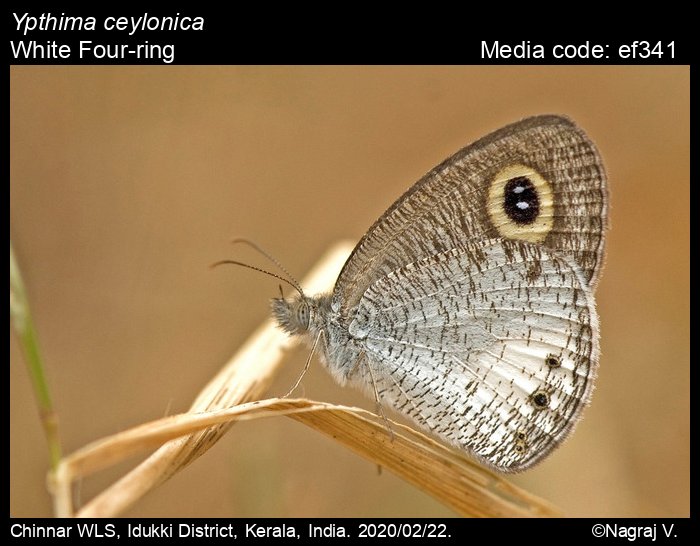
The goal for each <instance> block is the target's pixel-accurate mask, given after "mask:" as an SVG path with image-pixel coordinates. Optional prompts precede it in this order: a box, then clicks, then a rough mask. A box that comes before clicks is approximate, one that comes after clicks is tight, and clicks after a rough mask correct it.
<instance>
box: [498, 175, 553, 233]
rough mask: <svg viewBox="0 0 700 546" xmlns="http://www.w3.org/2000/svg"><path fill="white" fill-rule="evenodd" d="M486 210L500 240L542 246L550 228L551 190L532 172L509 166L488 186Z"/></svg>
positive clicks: (551, 213)
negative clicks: (513, 240) (519, 241)
mask: <svg viewBox="0 0 700 546" xmlns="http://www.w3.org/2000/svg"><path fill="white" fill-rule="evenodd" d="M487 209H488V212H489V217H490V218H491V223H492V224H493V226H494V227H495V228H496V230H497V231H498V233H499V235H501V236H502V237H505V238H506V239H519V240H522V241H529V242H531V243H539V242H542V241H544V239H545V238H546V237H547V234H548V233H549V232H550V231H551V229H552V226H553V224H554V198H553V192H552V186H551V185H550V184H549V182H547V180H545V178H544V177H543V176H542V175H540V174H539V173H538V172H537V171H535V169H533V168H531V167H526V166H524V165H510V166H508V167H506V168H504V169H501V170H500V171H499V172H498V174H496V176H495V177H494V179H493V181H492V182H491V185H490V187H489V194H488V205H487Z"/></svg>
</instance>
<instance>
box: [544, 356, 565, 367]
mask: <svg viewBox="0 0 700 546" xmlns="http://www.w3.org/2000/svg"><path fill="white" fill-rule="evenodd" d="M546 362H547V366H549V367H550V368H558V367H559V366H561V362H560V361H559V359H558V358H557V357H556V356H553V355H549V356H548V357H547V359H546Z"/></svg>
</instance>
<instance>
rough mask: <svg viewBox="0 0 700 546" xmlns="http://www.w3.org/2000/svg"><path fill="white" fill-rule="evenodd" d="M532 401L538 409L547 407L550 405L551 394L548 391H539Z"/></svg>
mask: <svg viewBox="0 0 700 546" xmlns="http://www.w3.org/2000/svg"><path fill="white" fill-rule="evenodd" d="M532 403H533V404H534V405H535V407H536V408H537V409H543V408H546V407H547V406H548V405H549V395H548V394H547V393H546V392H542V391H538V392H536V393H535V394H534V395H533V396H532Z"/></svg>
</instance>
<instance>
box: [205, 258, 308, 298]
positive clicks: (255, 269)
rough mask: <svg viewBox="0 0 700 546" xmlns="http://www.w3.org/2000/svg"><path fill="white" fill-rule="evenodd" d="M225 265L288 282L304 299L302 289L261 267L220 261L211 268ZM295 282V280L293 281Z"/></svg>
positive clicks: (231, 261)
mask: <svg viewBox="0 0 700 546" xmlns="http://www.w3.org/2000/svg"><path fill="white" fill-rule="evenodd" d="M224 264H229V265H240V266H241V267H246V268H248V269H252V270H253V271H259V272H260V273H265V275H269V276H270V277H274V278H275V279H279V280H281V281H282V282H286V283H287V284H288V285H289V286H291V287H292V288H294V290H296V291H297V292H299V295H301V296H302V297H304V292H302V290H301V287H300V286H299V285H297V284H294V283H293V282H290V281H289V280H287V279H285V278H284V277H282V276H281V275H277V274H276V273H272V272H271V271H267V270H266V269H262V268H260V267H255V266H254V265H249V264H244V263H243V262H237V261H236V260H220V261H218V262H214V263H213V264H211V265H210V266H209V267H211V268H212V269H213V268H214V267H218V266H220V265H224ZM292 280H294V279H292ZM281 292H282V287H281V286H280V293H281Z"/></svg>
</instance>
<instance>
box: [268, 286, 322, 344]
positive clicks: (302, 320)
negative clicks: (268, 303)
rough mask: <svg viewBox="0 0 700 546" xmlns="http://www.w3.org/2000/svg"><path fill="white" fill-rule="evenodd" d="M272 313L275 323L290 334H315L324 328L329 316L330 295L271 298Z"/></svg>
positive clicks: (298, 295)
mask: <svg viewBox="0 0 700 546" xmlns="http://www.w3.org/2000/svg"><path fill="white" fill-rule="evenodd" d="M272 314H273V315H274V317H275V320H277V324H278V325H279V326H280V328H282V329H283V330H284V331H285V332H287V333H289V334H292V335H300V334H301V335H304V334H309V333H311V334H315V333H317V332H318V331H319V330H324V329H325V328H326V324H325V321H326V320H328V318H329V316H330V295H327V294H324V295H321V296H318V297H308V296H306V295H305V294H296V295H295V296H293V297H292V298H289V299H285V298H283V297H279V298H274V299H273V300H272Z"/></svg>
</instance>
